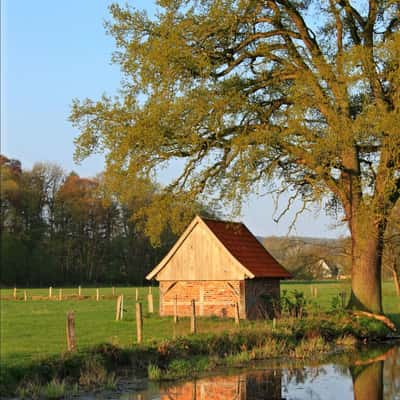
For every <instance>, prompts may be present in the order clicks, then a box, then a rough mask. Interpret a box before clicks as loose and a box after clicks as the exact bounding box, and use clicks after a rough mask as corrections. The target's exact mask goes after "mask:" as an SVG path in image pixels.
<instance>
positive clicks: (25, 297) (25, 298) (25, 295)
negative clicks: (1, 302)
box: [24, 290, 28, 301]
mask: <svg viewBox="0 0 400 400" xmlns="http://www.w3.org/2000/svg"><path fill="white" fill-rule="evenodd" d="M24 301H28V295H27V294H26V290H24Z"/></svg>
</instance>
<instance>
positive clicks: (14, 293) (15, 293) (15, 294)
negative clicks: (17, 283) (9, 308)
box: [13, 287, 17, 299]
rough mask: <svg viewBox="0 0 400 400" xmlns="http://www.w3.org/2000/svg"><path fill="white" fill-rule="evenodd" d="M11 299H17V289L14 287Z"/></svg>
mask: <svg viewBox="0 0 400 400" xmlns="http://www.w3.org/2000/svg"><path fill="white" fill-rule="evenodd" d="M13 297H14V299H16V298H17V288H16V287H14V291H13Z"/></svg>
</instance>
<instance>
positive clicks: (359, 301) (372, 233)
mask: <svg viewBox="0 0 400 400" xmlns="http://www.w3.org/2000/svg"><path fill="white" fill-rule="evenodd" d="M365 226H367V225H366V224H363V229H362V230H361V231H360V232H359V231H357V229H354V227H353V229H352V274H351V296H350V301H349V308H351V309H357V310H364V311H369V312H372V313H374V314H382V288H381V270H382V249H383V236H382V233H381V232H380V230H379V228H374V224H373V223H372V224H371V225H370V226H369V228H370V229H369V231H368V232H365Z"/></svg>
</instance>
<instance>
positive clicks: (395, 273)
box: [392, 260, 400, 296]
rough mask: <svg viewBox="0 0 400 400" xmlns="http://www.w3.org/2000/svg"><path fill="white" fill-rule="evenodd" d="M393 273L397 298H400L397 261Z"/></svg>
mask: <svg viewBox="0 0 400 400" xmlns="http://www.w3.org/2000/svg"><path fill="white" fill-rule="evenodd" d="M392 272H393V283H394V286H395V288H396V294H397V296H400V279H399V272H398V271H397V263H396V260H394V261H393V267H392Z"/></svg>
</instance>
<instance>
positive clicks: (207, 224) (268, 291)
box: [146, 216, 291, 319]
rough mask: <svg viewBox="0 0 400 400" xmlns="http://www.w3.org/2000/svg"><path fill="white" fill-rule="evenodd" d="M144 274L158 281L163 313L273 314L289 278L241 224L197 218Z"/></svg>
mask: <svg viewBox="0 0 400 400" xmlns="http://www.w3.org/2000/svg"><path fill="white" fill-rule="evenodd" d="M146 278H147V279H148V280H151V279H156V280H157V281H159V282H160V315H162V316H166V315H173V314H174V309H175V307H177V314H178V315H179V316H188V315H190V312H191V308H190V306H191V300H195V302H196V313H197V315H199V316H203V315H217V316H222V317H225V316H226V317H233V316H234V313H235V307H236V304H237V303H238V305H239V315H240V318H242V319H246V318H247V319H255V318H266V317H271V316H272V313H273V309H272V304H273V303H274V300H275V301H277V300H279V289H280V280H281V279H288V278H291V275H290V273H289V272H288V271H286V270H285V269H284V268H283V267H282V266H281V265H280V264H279V263H278V262H277V261H276V260H275V259H274V258H273V257H272V256H271V255H270V254H269V253H268V251H267V250H266V249H265V248H264V247H263V246H262V244H261V243H260V242H259V241H258V240H257V238H256V237H255V236H253V234H252V233H251V232H250V231H249V230H248V229H247V227H246V226H245V225H244V224H242V223H236V222H226V221H216V220H211V219H206V218H201V217H199V216H197V217H195V218H194V220H193V221H192V222H191V224H190V225H189V226H188V227H187V229H186V230H185V232H184V233H183V234H182V236H181V237H180V238H179V239H178V241H177V242H176V243H175V245H174V246H173V247H172V249H171V250H170V251H169V252H168V254H167V255H166V256H165V257H164V258H163V260H162V261H161V262H160V263H159V264H158V265H157V266H156V268H154V269H153V271H151V272H150V273H149V274H148V275H147V276H146Z"/></svg>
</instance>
